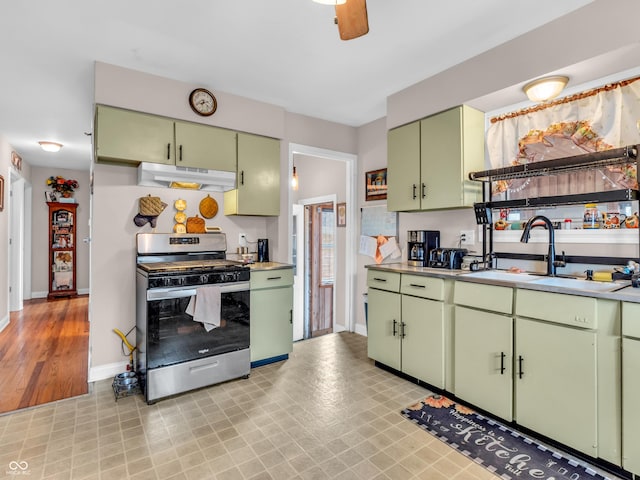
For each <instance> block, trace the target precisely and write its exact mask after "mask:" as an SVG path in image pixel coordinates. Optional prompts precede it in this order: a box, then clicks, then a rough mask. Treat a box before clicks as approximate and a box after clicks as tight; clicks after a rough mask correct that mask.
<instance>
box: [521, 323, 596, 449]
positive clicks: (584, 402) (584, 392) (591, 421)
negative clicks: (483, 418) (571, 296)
mask: <svg viewBox="0 0 640 480" xmlns="http://www.w3.org/2000/svg"><path fill="white" fill-rule="evenodd" d="M514 369H515V372H514V373H515V421H516V422H517V423H518V424H520V425H522V426H524V427H527V428H530V429H532V430H534V431H536V432H538V433H541V434H542V435H545V436H547V437H550V438H553V439H554V440H557V441H558V442H560V443H563V444H564V445H568V446H569V447H572V448H575V449H576V450H578V451H580V452H583V453H586V454H587V455H590V456H592V457H597V456H598V431H597V419H598V411H597V404H596V402H597V388H596V387H597V383H596V372H597V365H596V332H594V331H592V330H586V329H585V330H580V329H576V328H569V327H564V326H560V325H553V324H549V323H544V322H540V321H535V320H529V319H523V318H516V327H515V358H514Z"/></svg>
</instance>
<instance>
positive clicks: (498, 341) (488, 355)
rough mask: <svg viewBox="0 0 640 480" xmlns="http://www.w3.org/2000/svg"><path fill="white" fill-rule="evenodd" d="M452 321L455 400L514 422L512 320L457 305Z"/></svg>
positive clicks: (504, 316)
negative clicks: (460, 400)
mask: <svg viewBox="0 0 640 480" xmlns="http://www.w3.org/2000/svg"><path fill="white" fill-rule="evenodd" d="M454 317H455V323H454V362H453V363H454V378H455V393H456V396H458V397H459V398H463V399H464V400H466V401H468V402H469V403H471V404H473V405H475V406H477V407H480V408H482V409H483V410H486V411H487V412H490V413H492V414H494V415H496V416H498V417H500V418H503V419H505V420H507V421H511V420H513V394H512V389H513V369H512V358H513V346H512V345H513V317H510V316H507V315H499V314H497V313H491V312H484V311H481V310H474V309H471V308H467V307H461V306H458V305H456V306H455V308H454Z"/></svg>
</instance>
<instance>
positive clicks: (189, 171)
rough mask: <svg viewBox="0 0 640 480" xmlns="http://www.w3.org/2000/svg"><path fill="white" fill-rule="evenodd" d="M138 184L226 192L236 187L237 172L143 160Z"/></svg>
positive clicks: (139, 167)
mask: <svg viewBox="0 0 640 480" xmlns="http://www.w3.org/2000/svg"><path fill="white" fill-rule="evenodd" d="M138 185H141V186H145V187H168V188H185V189H189V190H207V191H210V192H226V191H228V190H233V189H234V188H236V174H235V172H226V171H223V170H207V169H206V168H193V167H178V166H176V165H163V164H160V163H148V162H142V163H140V165H138Z"/></svg>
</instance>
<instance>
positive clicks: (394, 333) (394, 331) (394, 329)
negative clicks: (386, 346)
mask: <svg viewBox="0 0 640 480" xmlns="http://www.w3.org/2000/svg"><path fill="white" fill-rule="evenodd" d="M397 323H398V322H396V321H395V320H394V321H393V336H394V337H395V336H396V333H398V332H397V330H396V324H397Z"/></svg>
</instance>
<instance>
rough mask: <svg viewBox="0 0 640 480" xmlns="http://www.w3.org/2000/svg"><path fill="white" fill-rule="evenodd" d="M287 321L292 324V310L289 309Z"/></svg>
mask: <svg viewBox="0 0 640 480" xmlns="http://www.w3.org/2000/svg"><path fill="white" fill-rule="evenodd" d="M289 323H290V324H291V325H293V310H289Z"/></svg>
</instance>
